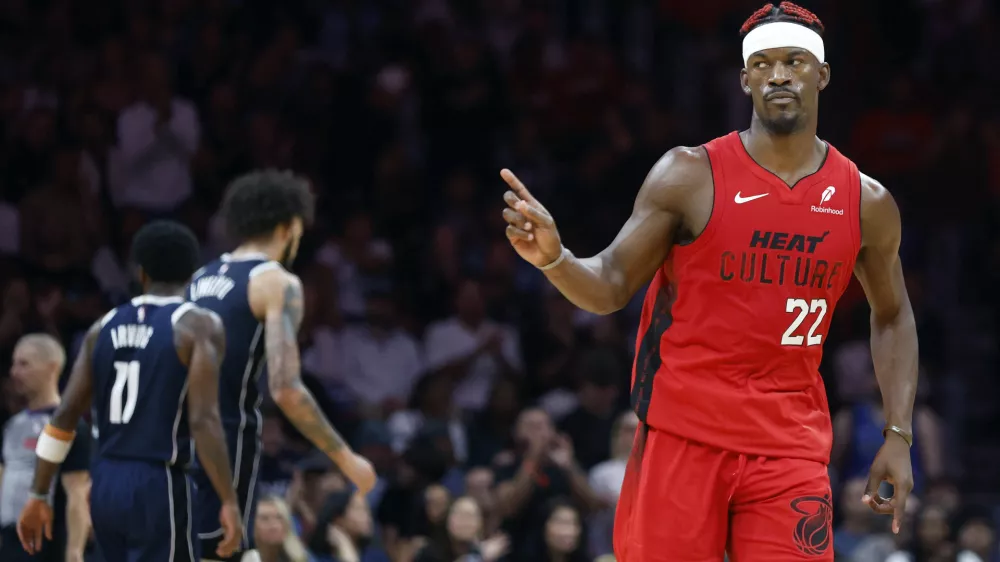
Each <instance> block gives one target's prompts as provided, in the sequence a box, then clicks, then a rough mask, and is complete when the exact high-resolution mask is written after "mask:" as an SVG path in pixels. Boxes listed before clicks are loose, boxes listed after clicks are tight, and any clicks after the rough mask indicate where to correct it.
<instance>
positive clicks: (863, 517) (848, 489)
mask: <svg viewBox="0 0 1000 562" xmlns="http://www.w3.org/2000/svg"><path fill="white" fill-rule="evenodd" d="M866 484H867V480H865V479H863V478H854V479H852V480H849V481H848V482H846V483H845V484H844V488H843V492H841V495H840V504H839V506H838V507H839V508H840V509H839V513H840V517H841V521H840V525H839V526H838V527H837V529H836V531H835V532H834V533H833V547H834V551H835V552H836V555H837V556H838V557H844V559H845V560H854V558H853V556H854V553H855V551H856V550H857V548H858V546H859V545H861V544H862V543H863V542H864V541H866V540H867V539H868V538H870V537H871V536H872V535H873V534H875V533H876V531H877V530H879V529H878V526H879V524H880V523H884V521H882V520H881V519H878V518H876V517H877V516H875V514H874V513H872V510H871V509H870V508H868V506H866V505H864V504H862V503H861V502H860V501H858V498H860V497H861V496H862V495H864V493H865V485H866ZM881 526H882V529H881V531H882V533H880V534H884V532H885V531H886V529H885V525H881Z"/></svg>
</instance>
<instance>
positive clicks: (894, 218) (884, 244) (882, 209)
mask: <svg viewBox="0 0 1000 562" xmlns="http://www.w3.org/2000/svg"><path fill="white" fill-rule="evenodd" d="M901 228H902V226H901V220H900V216H899V207H898V206H897V205H896V200H895V199H894V198H893V197H892V194H891V193H889V190H888V189H886V188H885V186H883V185H882V184H881V183H879V182H878V181H876V180H875V179H873V178H871V177H869V176H866V175H864V174H861V247H862V251H865V250H866V249H869V248H873V249H878V250H881V251H885V252H890V253H895V252H896V251H897V250H898V249H899V241H900V236H901Z"/></svg>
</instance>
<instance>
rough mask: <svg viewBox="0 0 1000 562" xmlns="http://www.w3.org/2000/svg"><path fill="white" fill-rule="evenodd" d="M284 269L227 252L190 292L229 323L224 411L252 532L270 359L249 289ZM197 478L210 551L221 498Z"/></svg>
mask: <svg viewBox="0 0 1000 562" xmlns="http://www.w3.org/2000/svg"><path fill="white" fill-rule="evenodd" d="M280 267H281V266H280V265H278V263H277V262H275V261H271V260H270V259H269V258H268V257H267V256H264V255H263V254H245V255H241V256H232V255H230V254H223V255H222V256H221V257H220V258H219V259H217V260H215V261H213V262H211V263H209V264H208V265H206V266H205V267H203V268H201V269H199V270H198V271H197V272H195V274H194V278H193V279H192V280H191V285H190V286H189V287H188V292H187V297H188V300H190V301H192V302H194V303H197V305H198V306H199V307H201V308H205V309H208V310H211V311H213V312H215V313H216V314H218V315H219V317H220V318H221V319H222V323H223V325H224V326H225V327H226V356H225V358H224V359H223V361H222V368H221V369H220V371H219V412H220V413H221V414H222V425H223V428H224V429H225V432H226V440H227V441H228V445H229V454H230V455H231V457H232V462H233V480H234V485H235V487H236V493H237V495H238V496H239V498H238V500H239V502H240V508H241V509H242V510H243V517H244V518H245V519H246V521H245V523H246V524H245V527H246V529H247V531H250V532H252V529H253V525H252V514H253V506H254V501H253V500H254V496H255V486H256V480H257V474H258V471H259V469H260V454H261V444H260V431H261V426H262V418H261V415H260V403H261V394H260V390H259V386H258V383H259V381H260V378H261V376H262V375H263V374H264V369H265V360H264V324H263V323H262V322H260V321H259V320H257V318H256V317H254V315H253V311H251V310H250V301H249V295H248V292H247V289H248V286H249V284H250V279H251V278H252V277H253V276H254V275H256V274H257V273H260V272H262V271H266V270H269V269H272V268H280ZM194 476H195V482H196V483H198V484H199V486H198V495H199V497H200V498H199V502H198V505H199V506H207V507H205V508H204V512H205V514H206V515H205V517H206V520H205V521H203V522H202V523H201V524H200V525H199V527H200V533H199V536H200V537H201V539H202V540H203V543H202V544H203V547H204V549H209V550H205V551H206V552H209V551H211V549H212V548H214V546H211V545H209V544H208V543H206V542H204V541H207V540H212V539H218V538H219V537H221V534H222V530H221V528H219V522H218V516H217V514H218V505H217V504H218V498H216V497H215V491H214V489H212V488H211V486H208V485H207V484H208V478H207V475H205V474H203V473H202V472H201V471H199V470H197V468H196V471H195V475H194ZM202 496H205V497H202ZM209 515H210V516H211V517H209ZM249 539H250V537H249V536H248V537H247V540H246V541H245V543H244V544H245V545H247V544H250V540H249Z"/></svg>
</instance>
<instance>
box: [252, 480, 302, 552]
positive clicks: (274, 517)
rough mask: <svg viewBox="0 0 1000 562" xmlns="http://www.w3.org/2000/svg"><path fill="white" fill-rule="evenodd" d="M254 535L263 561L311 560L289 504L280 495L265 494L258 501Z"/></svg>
mask: <svg viewBox="0 0 1000 562" xmlns="http://www.w3.org/2000/svg"><path fill="white" fill-rule="evenodd" d="M253 536H254V542H255V544H256V546H257V552H258V553H259V554H260V562H309V552H308V551H307V550H306V548H305V546H303V544H302V539H300V538H299V536H298V535H297V534H296V533H295V526H294V525H293V524H292V514H291V512H290V511H289V510H288V504H286V503H285V501H284V500H282V499H281V498H280V497H278V496H272V495H264V496H262V497H261V498H260V500H258V501H257V515H256V517H255V518H254V531H253Z"/></svg>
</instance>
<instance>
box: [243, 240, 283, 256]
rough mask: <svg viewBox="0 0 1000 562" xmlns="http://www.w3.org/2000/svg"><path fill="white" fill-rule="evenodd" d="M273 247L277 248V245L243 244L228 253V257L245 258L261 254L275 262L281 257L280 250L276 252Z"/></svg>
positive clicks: (264, 243)
mask: <svg viewBox="0 0 1000 562" xmlns="http://www.w3.org/2000/svg"><path fill="white" fill-rule="evenodd" d="M273 246H278V244H271V243H267V242H244V243H243V244H240V245H239V246H237V247H236V249H235V250H233V251H232V252H230V255H232V256H234V257H240V256H247V255H253V254H263V255H265V256H267V257H268V258H270V259H272V260H277V259H279V258H280V257H281V254H282V248H278V249H277V250H276V249H275V248H273Z"/></svg>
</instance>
